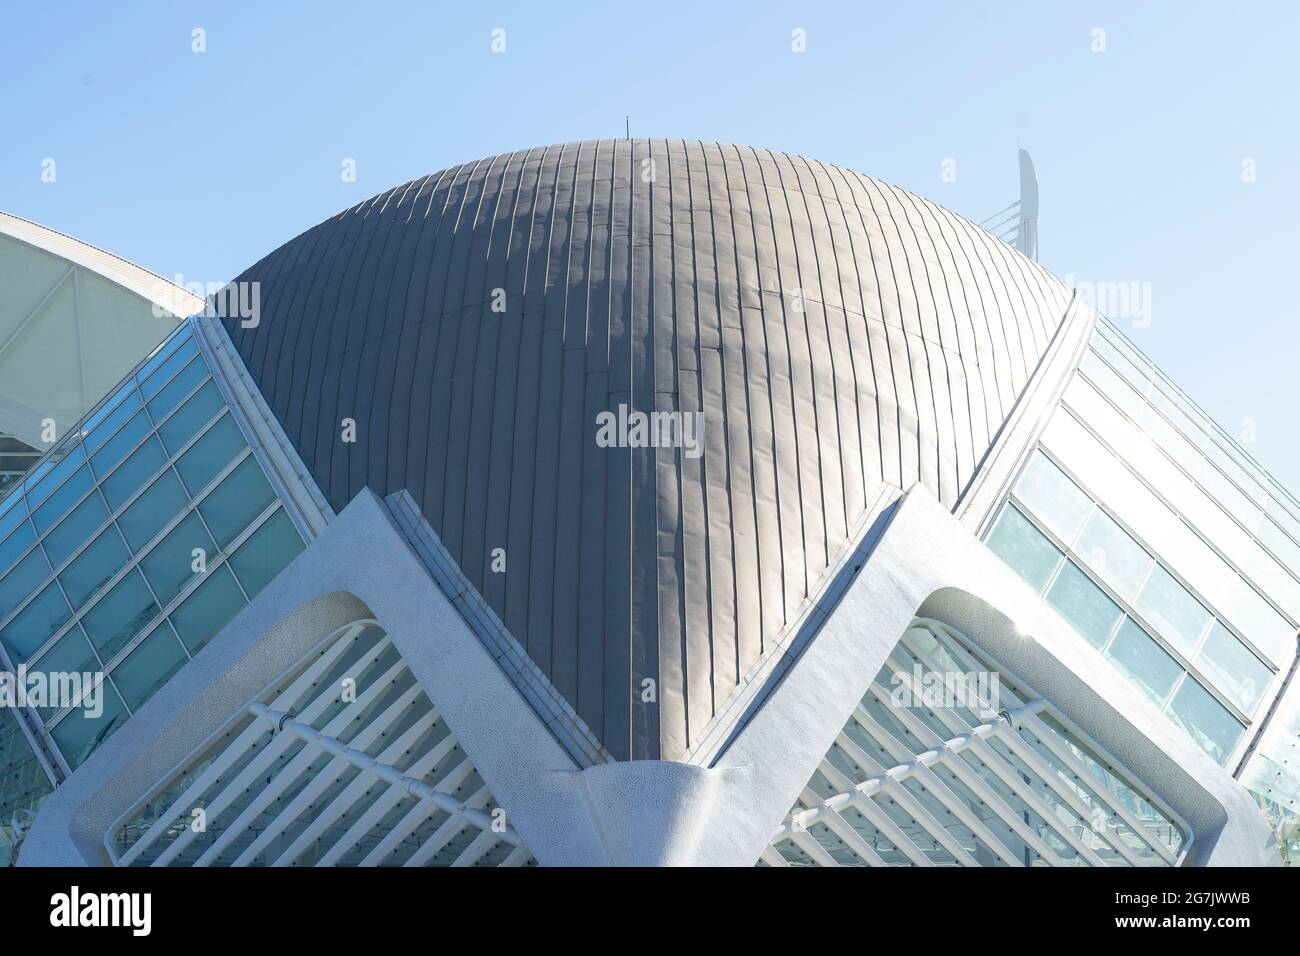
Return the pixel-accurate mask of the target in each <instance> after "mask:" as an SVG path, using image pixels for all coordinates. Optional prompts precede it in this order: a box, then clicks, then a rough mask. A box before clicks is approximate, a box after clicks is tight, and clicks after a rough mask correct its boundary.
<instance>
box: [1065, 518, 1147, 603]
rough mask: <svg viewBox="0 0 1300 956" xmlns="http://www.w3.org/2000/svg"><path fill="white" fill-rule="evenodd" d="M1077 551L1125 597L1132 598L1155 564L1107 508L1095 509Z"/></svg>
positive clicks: (1080, 536)
mask: <svg viewBox="0 0 1300 956" xmlns="http://www.w3.org/2000/svg"><path fill="white" fill-rule="evenodd" d="M1074 550H1075V551H1076V552H1078V554H1079V556H1080V557H1081V558H1083V560H1084V561H1086V562H1087V563H1088V566H1089V567H1090V568H1092V569H1093V570H1094V571H1096V572H1097V574H1098V576H1099V577H1100V578H1101V579H1102V580H1103V581H1105V582H1106V583H1107V584H1109V585H1110V586H1111V587H1113V588H1114V589H1115V590H1116V591H1117V592H1118V593H1119V594H1120V595H1121V596H1123V597H1126V598H1132V597H1133V595H1135V594H1136V593H1137V591H1138V588H1139V587H1141V585H1142V581H1143V579H1145V578H1146V574H1147V571H1148V570H1150V568H1151V565H1152V563H1153V562H1152V558H1151V555H1149V554H1147V552H1146V550H1145V549H1144V548H1143V547H1142V546H1141V545H1140V544H1138V543H1137V542H1136V541H1134V540H1133V539H1132V538H1131V537H1130V536H1129V534H1128V532H1127V531H1125V530H1124V529H1123V528H1121V527H1120V526H1119V525H1118V524H1116V523H1115V521H1114V520H1113V519H1112V518H1111V517H1110V515H1108V514H1106V513H1105V512H1103V511H1094V512H1093V514H1092V517H1091V518H1089V519H1088V523H1087V524H1086V525H1084V526H1083V532H1082V533H1081V534H1080V535H1079V540H1078V541H1077V542H1076V543H1075V545H1074Z"/></svg>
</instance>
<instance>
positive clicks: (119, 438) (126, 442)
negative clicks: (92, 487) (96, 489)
mask: <svg viewBox="0 0 1300 956" xmlns="http://www.w3.org/2000/svg"><path fill="white" fill-rule="evenodd" d="M152 430H153V423H152V422H151V421H149V416H148V415H146V414H145V413H144V412H143V411H140V412H136V413H135V417H134V418H132V419H131V420H130V421H129V422H127V423H126V425H124V426H123V427H122V430H121V431H119V432H118V433H117V434H116V435H114V436H113V437H112V438H110V439H109V440H108V444H106V445H105V446H104V447H103V448H101V449H100V450H99V451H97V452H96V453H95V454H94V455H92V456H91V459H90V467H91V468H93V469H94V470H95V474H96V475H97V476H98V477H100V478H103V477H104V476H105V475H107V474H108V473H109V471H111V470H112V468H113V466H114V465H116V464H117V463H118V462H119V461H121V460H122V459H123V458H125V457H126V456H127V455H128V454H130V453H131V449H133V448H135V446H136V445H138V444H140V441H141V440H142V439H143V438H144V436H145V435H147V434H149V432H150V431H152Z"/></svg>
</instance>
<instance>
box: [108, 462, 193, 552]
mask: <svg viewBox="0 0 1300 956" xmlns="http://www.w3.org/2000/svg"><path fill="white" fill-rule="evenodd" d="M188 504H189V499H188V498H187V497H186V495H185V489H184V488H182V487H181V483H180V481H178V480H177V478H176V476H175V475H174V474H173V473H172V472H170V471H166V472H164V473H163V474H162V476H161V477H159V478H158V480H157V481H155V482H154V483H153V484H152V485H150V486H149V487H148V488H147V489H146V490H145V492H144V494H142V495H141V496H140V497H139V498H137V499H136V500H135V504H133V505H131V507H129V508H127V509H126V510H125V511H124V512H122V515H121V517H119V518H118V519H117V526H118V527H119V528H121V529H122V534H124V535H125V536H126V543H127V544H128V545H130V546H131V550H132V551H136V552H138V551H139V550H140V549H141V548H142V547H144V545H145V544H147V543H148V541H149V539H150V538H152V537H153V536H154V535H155V534H157V533H158V532H159V531H161V530H162V528H163V526H164V525H165V524H167V522H169V521H171V520H172V518H174V517H175V516H176V515H177V514H179V513H180V512H181V511H183V510H184V509H185V508H186V507H187V506H188Z"/></svg>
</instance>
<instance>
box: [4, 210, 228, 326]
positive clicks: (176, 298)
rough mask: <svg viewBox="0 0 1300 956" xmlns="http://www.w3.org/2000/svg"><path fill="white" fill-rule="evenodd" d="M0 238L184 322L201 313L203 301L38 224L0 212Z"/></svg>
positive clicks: (153, 275) (103, 252)
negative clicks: (132, 295)
mask: <svg viewBox="0 0 1300 956" xmlns="http://www.w3.org/2000/svg"><path fill="white" fill-rule="evenodd" d="M0 235H5V236H9V237H11V238H13V239H17V240H18V241H19V242H25V243H27V244H28V245H29V246H35V247H36V248H37V249H41V250H43V251H45V252H48V253H50V254H51V255H55V256H59V257H60V258H62V259H66V260H67V261H68V262H71V263H73V264H74V265H78V266H81V267H82V268H85V269H89V270H91V271H92V272H95V273H97V274H99V275H101V276H103V277H104V278H106V279H108V280H110V281H111V282H114V283H116V284H117V285H120V286H121V287H122V288H124V289H127V290H128V291H130V292H134V293H135V294H136V295H139V296H141V297H143V298H145V299H147V300H149V301H150V302H152V303H153V304H154V305H157V306H159V307H160V308H163V309H166V310H167V311H168V312H170V313H171V314H172V315H174V316H176V317H177V318H180V319H184V318H188V317H189V316H191V315H194V314H195V313H197V312H201V311H203V299H201V298H199V297H198V296H196V295H194V294H193V293H192V292H187V291H186V290H185V289H182V288H181V287H180V286H178V285H176V284H175V283H174V282H169V281H168V280H167V279H164V278H163V277H162V276H160V275H156V274H154V273H152V272H150V271H149V270H148V269H145V268H142V267H140V266H138V265H136V264H135V263H133V262H128V261H127V260H125V259H123V258H121V257H120V256H115V255H113V254H112V253H111V252H105V251H104V250H103V249H100V248H98V247H96V246H92V245H90V244H89V243H86V242H82V241H81V240H80V239H74V238H73V237H72V236H69V235H65V234H64V233H61V232H58V231H56V230H54V229H50V228H48V227H46V226H42V225H41V224H40V223H35V222H32V221H31V220H29V219H23V218H22V217H21V216H15V215H13V214H11V213H7V212H4V211H0Z"/></svg>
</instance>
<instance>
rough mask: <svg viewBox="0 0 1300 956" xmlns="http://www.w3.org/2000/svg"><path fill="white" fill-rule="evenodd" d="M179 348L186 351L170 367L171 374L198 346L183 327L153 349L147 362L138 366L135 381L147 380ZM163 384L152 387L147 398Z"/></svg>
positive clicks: (164, 377)
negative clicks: (183, 348)
mask: <svg viewBox="0 0 1300 956" xmlns="http://www.w3.org/2000/svg"><path fill="white" fill-rule="evenodd" d="M181 346H185V348H186V349H187V351H186V352H185V353H184V354H183V356H182V357H181V358H179V359H178V360H177V361H176V364H175V365H174V366H173V367H172V372H173V373H174V372H175V371H176V369H178V368H180V367H181V366H182V365H184V364H185V363H186V362H187V361H189V356H191V355H193V354H194V353H195V351H196V350H197V349H198V345H197V344H195V342H194V339H193V338H192V337H191V336H190V330H189V329H188V328H186V327H185V326H181V327H180V328H178V329H176V331H175V332H173V333H172V335H171V337H170V338H167V339H164V340H163V342H162V344H160V345H159V346H158V347H157V348H156V349H154V351H153V354H152V355H150V356H149V359H148V361H146V362H145V363H144V364H143V365H141V366H140V371H139V372H138V373H137V374H136V380H137V381H141V382H143V381H145V380H146V379H149V378H150V377H151V376H152V375H153V373H154V372H155V371H156V370H157V369H159V368H160V367H161V366H162V364H163V363H164V362H166V361H167V360H168V359H169V358H171V357H172V356H173V355H175V354H176V352H177V350H179V349H180V347H181ZM162 378H163V379H164V380H165V379H168V378H171V375H170V374H166V373H164V374H163V375H162ZM164 384H166V382H165V381H164V382H159V383H157V384H156V385H154V386H153V388H152V390H151V391H150V392H149V396H152V395H153V394H154V393H155V392H157V391H158V389H160V388H162V387H163V385H164ZM149 396H146V397H149Z"/></svg>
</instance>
